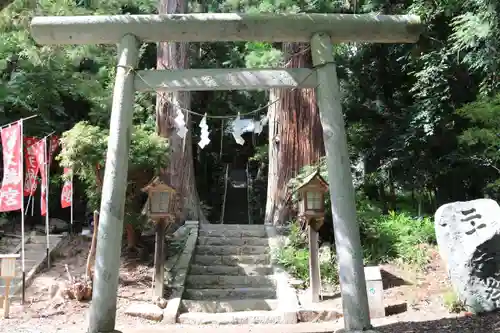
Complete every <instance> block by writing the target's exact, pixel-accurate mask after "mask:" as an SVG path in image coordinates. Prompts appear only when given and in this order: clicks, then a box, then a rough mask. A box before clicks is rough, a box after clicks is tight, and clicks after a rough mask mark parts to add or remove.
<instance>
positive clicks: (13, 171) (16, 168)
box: [0, 121, 23, 212]
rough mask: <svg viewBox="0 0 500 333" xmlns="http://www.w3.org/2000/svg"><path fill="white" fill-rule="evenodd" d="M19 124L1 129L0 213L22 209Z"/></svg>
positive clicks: (21, 161)
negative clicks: (0, 180) (0, 185)
mask: <svg viewBox="0 0 500 333" xmlns="http://www.w3.org/2000/svg"><path fill="white" fill-rule="evenodd" d="M21 126H22V125H21V122H20V121H18V122H17V123H15V124H13V125H11V126H9V127H6V128H3V129H2V133H1V137H2V149H3V180H2V187H1V189H0V211H2V212H9V211H13V210H18V209H22V195H23V175H22V168H23V165H22V163H23V160H22V156H21V155H22V154H21V137H22V127H21Z"/></svg>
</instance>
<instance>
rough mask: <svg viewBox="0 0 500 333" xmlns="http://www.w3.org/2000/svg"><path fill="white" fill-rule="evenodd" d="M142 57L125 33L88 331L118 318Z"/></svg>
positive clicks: (106, 328) (110, 327) (104, 328)
mask: <svg viewBox="0 0 500 333" xmlns="http://www.w3.org/2000/svg"><path fill="white" fill-rule="evenodd" d="M138 60H139V45H138V41H137V39H136V37H135V36H133V35H124V36H123V38H122V39H121V42H120V43H119V44H118V66H117V68H116V78H115V86H114V90H113V103H112V107H111V119H110V122H109V123H110V130H109V139H108V152H107V155H106V167H105V169H104V181H103V184H102V195H101V209H100V212H99V230H98V232H97V235H98V238H97V250H96V256H97V258H98V259H97V260H96V263H95V273H94V281H93V291H92V303H91V305H90V314H89V328H88V330H87V333H99V332H113V331H114V329H115V322H116V297H117V291H118V273H119V269H120V252H121V243H122V235H123V217H124V214H125V194H126V191H127V184H128V181H127V180H128V162H129V151H130V140H131V135H132V120H133V119H132V118H133V113H134V96H135V89H134V69H135V67H136V66H137V63H138Z"/></svg>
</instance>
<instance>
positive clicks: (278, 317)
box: [179, 311, 283, 325]
mask: <svg viewBox="0 0 500 333" xmlns="http://www.w3.org/2000/svg"><path fill="white" fill-rule="evenodd" d="M179 322H180V323H181V324H189V325H245V324H277V323H281V322H283V314H282V313H279V312H277V311H241V312H225V313H203V312H186V313H183V314H181V315H180V316H179Z"/></svg>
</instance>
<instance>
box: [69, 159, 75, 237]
mask: <svg viewBox="0 0 500 333" xmlns="http://www.w3.org/2000/svg"><path fill="white" fill-rule="evenodd" d="M73 191H74V188H73V169H71V206H70V207H69V209H70V211H69V222H70V234H71V235H72V234H73V231H74V230H73V198H74V196H73Z"/></svg>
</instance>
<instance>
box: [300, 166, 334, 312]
mask: <svg viewBox="0 0 500 333" xmlns="http://www.w3.org/2000/svg"><path fill="white" fill-rule="evenodd" d="M297 192H298V195H299V217H300V218H302V219H305V221H306V223H307V225H308V234H309V280H310V285H311V301H312V302H314V303H316V302H319V294H320V289H321V275H320V269H319V254H318V252H319V245H318V241H319V234H318V231H319V229H320V228H321V226H322V225H323V223H324V219H325V193H326V192H328V183H327V182H326V181H325V179H324V178H323V177H321V175H320V173H319V170H316V171H315V172H313V173H312V174H310V175H309V176H307V177H306V178H305V179H304V181H303V182H302V183H301V184H300V185H299V187H298V188H297Z"/></svg>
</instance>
